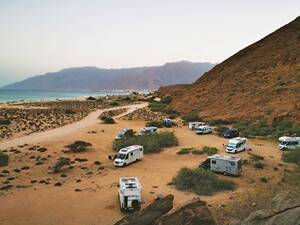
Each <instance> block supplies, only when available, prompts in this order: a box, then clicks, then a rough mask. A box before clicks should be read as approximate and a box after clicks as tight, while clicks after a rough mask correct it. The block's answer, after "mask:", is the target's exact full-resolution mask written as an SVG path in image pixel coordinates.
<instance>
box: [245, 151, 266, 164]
mask: <svg viewBox="0 0 300 225" xmlns="http://www.w3.org/2000/svg"><path fill="white" fill-rule="evenodd" d="M248 154H249V155H250V160H252V161H253V162H259V161H261V160H264V157H263V156H260V155H256V154H254V153H250V152H249V153H248Z"/></svg>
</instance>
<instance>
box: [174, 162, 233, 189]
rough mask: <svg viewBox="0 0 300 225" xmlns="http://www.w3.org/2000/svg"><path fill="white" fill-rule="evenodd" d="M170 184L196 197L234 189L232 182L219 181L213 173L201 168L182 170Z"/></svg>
mask: <svg viewBox="0 0 300 225" xmlns="http://www.w3.org/2000/svg"><path fill="white" fill-rule="evenodd" d="M172 184H173V185H174V186H175V188H176V189H178V190H180V191H189V192H194V193H195V194H197V195H213V194H214V193H216V192H220V191H226V190H234V188H235V185H234V183H233V182H232V181H229V180H223V179H220V178H219V177H218V176H217V175H216V174H215V173H213V172H211V171H209V170H205V169H203V168H196V169H189V168H182V169H181V170H180V171H179V172H178V173H177V175H176V176H175V177H174V178H173V179H172Z"/></svg>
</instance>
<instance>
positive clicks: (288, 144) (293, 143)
mask: <svg viewBox="0 0 300 225" xmlns="http://www.w3.org/2000/svg"><path fill="white" fill-rule="evenodd" d="M279 142H280V144H279V145H278V149H279V150H282V151H284V150H293V149H297V148H299V149H300V137H286V136H284V137H280V138H279Z"/></svg>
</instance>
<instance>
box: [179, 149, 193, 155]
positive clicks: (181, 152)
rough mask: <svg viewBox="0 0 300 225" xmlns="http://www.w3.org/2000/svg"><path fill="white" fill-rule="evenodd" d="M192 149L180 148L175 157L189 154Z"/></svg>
mask: <svg viewBox="0 0 300 225" xmlns="http://www.w3.org/2000/svg"><path fill="white" fill-rule="evenodd" d="M193 149H194V148H182V149H180V150H179V151H178V152H176V154H177V155H186V154H190V153H191V152H192V151H193Z"/></svg>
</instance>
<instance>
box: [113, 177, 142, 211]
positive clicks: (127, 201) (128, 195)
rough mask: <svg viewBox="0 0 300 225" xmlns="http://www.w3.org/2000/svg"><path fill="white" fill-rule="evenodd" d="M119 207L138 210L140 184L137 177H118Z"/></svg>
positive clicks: (140, 192) (140, 197)
mask: <svg viewBox="0 0 300 225" xmlns="http://www.w3.org/2000/svg"><path fill="white" fill-rule="evenodd" d="M118 197H119V202H120V209H121V211H123V210H139V209H140V208H141V202H142V186H141V184H140V182H139V180H138V178H137V177H121V178H120V179H119V194H118Z"/></svg>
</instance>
